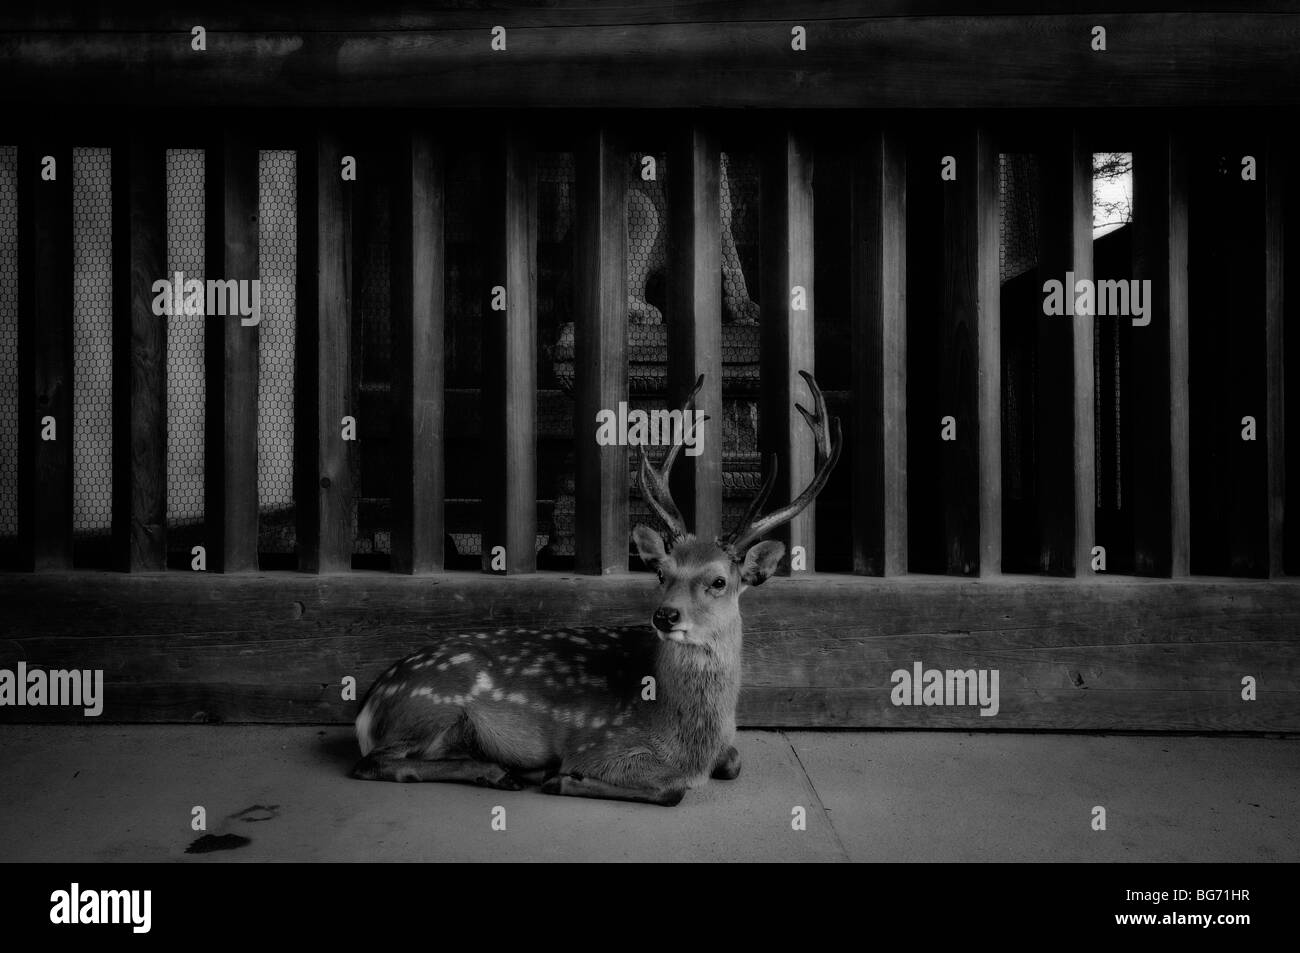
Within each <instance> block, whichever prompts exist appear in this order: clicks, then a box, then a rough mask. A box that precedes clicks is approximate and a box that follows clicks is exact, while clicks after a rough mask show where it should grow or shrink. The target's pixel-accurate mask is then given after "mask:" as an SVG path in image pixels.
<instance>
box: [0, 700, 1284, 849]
mask: <svg viewBox="0 0 1300 953" xmlns="http://www.w3.org/2000/svg"><path fill="white" fill-rule="evenodd" d="M738 747H739V748H740V750H741V753H742V756H743V758H744V771H743V773H742V774H741V776H740V778H739V779H737V780H736V781H733V782H713V783H711V784H709V785H708V786H706V787H704V788H701V789H699V790H695V791H692V792H690V793H688V794H687V796H686V799H685V800H684V801H683V802H682V803H681V804H680V805H679V806H678V807H676V808H660V807H652V806H647V805H640V804H627V803H621V802H606V801H590V800H580V799H574V798H558V797H550V796H547V795H543V794H541V793H540V792H539V791H537V790H536V789H529V790H524V791H520V792H504V791H493V790H487V789H480V788H474V787H468V786H463V785H451V784H385V783H375V782H362V781H355V780H352V779H350V778H348V777H347V769H348V767H349V766H350V765H351V763H352V761H353V760H354V759H355V757H356V749H355V742H354V741H353V738H352V733H351V731H350V729H346V728H316V727H262V726H255V727H225V726H204V727H186V726H86V727H82V726H78V727H55V726H42V727H29V726H0V861H46V860H61V861H158V860H182V861H191V862H197V863H216V862H224V861H264V860H304V861H363V860H364V861H368V860H396V861H425V860H436V861H502V860H524V861H538V860H541V861H548V860H549V861H624V860H634V861H635V860H646V861H689V860H709V861H716V860H737V861H750V860H753V861H765V860H780V861H842V860H854V861H942V860H960V861H1021V860H1024V861H1057V860H1061V861H1074V860H1084V861H1292V862H1294V861H1297V860H1300V809H1298V808H1300V741H1296V740H1284V739H1265V738H1215V737H1187V736H1168V737H1166V736H1135V735H1122V736H1116V735H1110V736H1099V735H1047V734H1001V733H998V734H978V735H976V734H963V733H938V732H924V733H922V732H811V731H790V732H777V731H750V732H743V733H742V735H741V737H740V739H739V740H738ZM196 806H201V807H203V808H204V809H205V811H206V817H207V833H209V834H211V835H213V836H219V835H225V834H233V835H238V836H239V837H240V838H246V839H247V842H246V843H243V844H242V846H239V847H237V848H233V849H225V850H217V851H213V852H209V853H202V854H187V853H186V847H187V846H189V845H190V844H191V843H192V842H193V841H195V839H196V838H198V837H199V836H200V833H199V832H196V831H194V830H192V829H191V818H192V816H193V813H192V812H193V809H194V808H195V807H196ZM1096 807H1103V808H1105V823H1106V829H1105V830H1104V831H1098V830H1093V818H1094V809H1095V808H1096ZM497 808H502V809H504V814H502V812H501V811H497V810H495V809H497ZM796 808H802V809H803V814H804V815H805V816H806V829H804V830H795V829H793V823H792V822H793V821H794V819H795V817H796V815H797V814H798V813H799V812H798V811H796ZM502 816H503V817H504V824H505V830H495V829H494V826H493V819H494V817H497V818H500V817H502ZM497 826H500V825H499V823H498V825H497Z"/></svg>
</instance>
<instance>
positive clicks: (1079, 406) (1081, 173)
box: [1069, 130, 1097, 577]
mask: <svg viewBox="0 0 1300 953" xmlns="http://www.w3.org/2000/svg"><path fill="white" fill-rule="evenodd" d="M1069 146H1070V148H1069V159H1070V219H1071V242H1072V247H1071V249H1070V260H1071V264H1072V270H1073V271H1074V273H1075V275H1076V277H1083V278H1089V279H1091V278H1093V277H1094V271H1095V269H1094V268H1093V257H1092V214H1093V213H1092V149H1091V147H1090V146H1089V145H1088V142H1087V139H1086V137H1085V136H1084V135H1083V134H1082V133H1080V132H1079V131H1078V130H1075V132H1074V133H1073V134H1072V136H1071V137H1070V143H1069ZM1096 320H1097V319H1096V317H1095V316H1094V315H1076V316H1075V317H1074V326H1073V329H1074V342H1073V345H1074V346H1073V351H1074V574H1075V575H1076V576H1084V577H1086V576H1091V575H1092V547H1093V546H1094V545H1096V540H1097V431H1096V413H1097V404H1096V400H1097V378H1096V355H1095V353H1094V351H1095V334H1094V326H1095V324H1096Z"/></svg>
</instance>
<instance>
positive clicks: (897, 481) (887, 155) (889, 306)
mask: <svg viewBox="0 0 1300 953" xmlns="http://www.w3.org/2000/svg"><path fill="white" fill-rule="evenodd" d="M850 188H851V189H852V193H851V195H850V197H849V201H850V203H851V206H852V207H851V222H850V229H851V234H850V241H851V242H852V251H851V257H850V259H849V261H850V267H851V269H852V277H851V288H850V294H851V301H850V316H849V320H850V322H851V323H852V336H853V337H852V347H853V358H852V367H853V406H854V417H853V422H854V432H853V434H852V444H851V445H852V447H853V571H854V572H856V573H860V574H864V575H870V576H895V575H898V574H899V573H903V572H906V571H907V153H906V147H905V145H904V143H903V140H902V137H901V136H900V135H899V134H898V133H897V132H896V131H894V130H892V129H880V130H876V131H874V132H872V133H871V134H870V135H869V136H867V138H866V139H865V141H864V142H863V143H862V146H861V148H860V150H859V152H858V154H857V155H855V156H854V166H853V169H852V172H851V175H850Z"/></svg>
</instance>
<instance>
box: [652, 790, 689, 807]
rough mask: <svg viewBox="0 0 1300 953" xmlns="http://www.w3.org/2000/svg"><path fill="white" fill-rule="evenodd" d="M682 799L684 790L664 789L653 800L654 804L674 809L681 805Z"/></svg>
mask: <svg viewBox="0 0 1300 953" xmlns="http://www.w3.org/2000/svg"><path fill="white" fill-rule="evenodd" d="M684 797H686V788H664V790H663V791H661V792H660V793H659V797H658V798H656V799H655V803H656V804H662V805H663V806H664V807H676V806H677V805H678V804H681V803H682V798H684Z"/></svg>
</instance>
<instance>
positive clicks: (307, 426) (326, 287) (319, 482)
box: [294, 129, 378, 573]
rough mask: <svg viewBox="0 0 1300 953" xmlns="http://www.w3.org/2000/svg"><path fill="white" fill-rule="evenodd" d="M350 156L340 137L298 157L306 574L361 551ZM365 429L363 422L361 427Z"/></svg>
mask: <svg viewBox="0 0 1300 953" xmlns="http://www.w3.org/2000/svg"><path fill="white" fill-rule="evenodd" d="M349 154H351V153H350V152H349V150H348V148H347V146H346V145H345V143H344V142H343V139H342V137H341V136H340V134H339V133H338V132H336V131H334V130H333V129H320V130H315V131H313V132H311V133H309V134H308V136H307V138H306V140H305V141H304V143H303V146H302V148H300V149H299V151H298V341H297V355H298V359H297V369H296V374H297V382H296V395H297V396H296V400H295V404H296V407H295V415H296V420H295V423H294V451H295V458H296V459H295V469H296V471H297V473H296V484H297V492H296V494H295V497H296V503H297V521H298V568H299V569H301V570H303V571H304V572H315V573H328V572H341V571H343V570H347V569H350V568H351V566H352V549H353V546H354V543H355V533H354V532H353V506H352V491H353V487H352V467H351V465H350V463H349V460H350V454H351V453H352V450H353V448H352V441H345V440H343V439H342V436H343V430H342V423H343V418H344V417H345V416H353V407H352V376H351V373H352V372H351V341H352V192H353V182H352V181H351V180H350V181H344V179H343V177H342V161H343V157H344V156H345V155H349ZM376 171H378V170H376ZM359 174H367V170H364V169H362V170H361V171H360V172H359ZM362 426H366V422H365V421H361V422H358V427H362Z"/></svg>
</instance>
